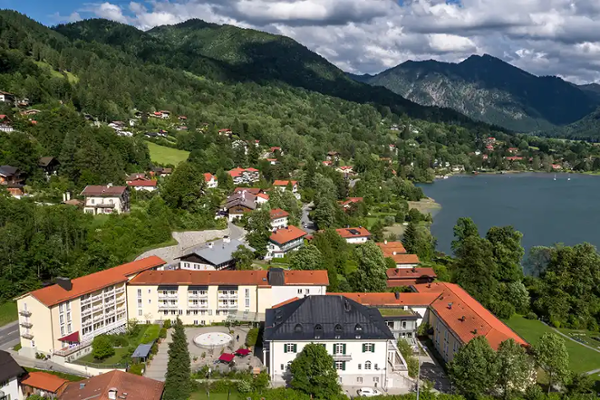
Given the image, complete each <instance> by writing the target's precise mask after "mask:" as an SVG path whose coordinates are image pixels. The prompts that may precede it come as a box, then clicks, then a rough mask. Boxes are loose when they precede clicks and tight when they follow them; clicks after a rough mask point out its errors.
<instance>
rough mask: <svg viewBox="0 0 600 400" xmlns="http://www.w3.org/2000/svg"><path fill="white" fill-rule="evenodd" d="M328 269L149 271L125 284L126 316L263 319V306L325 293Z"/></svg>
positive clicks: (188, 320)
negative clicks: (127, 309) (127, 313)
mask: <svg viewBox="0 0 600 400" xmlns="http://www.w3.org/2000/svg"><path fill="white" fill-rule="evenodd" d="M328 284H329V280H328V278H327V271H324V270H323V271H284V270H282V269H281V268H271V269H269V270H268V271H265V270H258V271H187V270H181V269H179V270H171V271H147V272H144V273H142V274H140V275H138V276H137V277H135V278H133V279H131V280H130V281H129V282H128V284H127V296H128V298H129V301H128V302H127V304H128V307H129V315H131V316H132V317H134V316H135V318H137V320H138V321H139V322H141V323H144V322H146V323H157V322H162V321H164V320H167V319H170V320H175V319H176V318H180V319H181V321H182V322H183V323H184V324H185V325H210V324H212V323H217V322H221V323H222V322H224V321H245V322H261V321H264V320H265V310H266V309H268V308H270V307H272V306H273V305H275V304H278V303H281V302H283V301H287V300H290V299H292V298H295V297H297V296H298V295H299V294H300V293H302V295H307V296H312V295H322V294H326V290H327V285H328Z"/></svg>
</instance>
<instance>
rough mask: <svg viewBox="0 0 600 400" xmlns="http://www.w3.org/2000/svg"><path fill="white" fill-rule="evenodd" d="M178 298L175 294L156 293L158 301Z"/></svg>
mask: <svg viewBox="0 0 600 400" xmlns="http://www.w3.org/2000/svg"><path fill="white" fill-rule="evenodd" d="M178 297H179V295H178V294H177V293H175V294H171V293H167V294H165V293H160V292H159V293H158V298H159V299H176V298H178Z"/></svg>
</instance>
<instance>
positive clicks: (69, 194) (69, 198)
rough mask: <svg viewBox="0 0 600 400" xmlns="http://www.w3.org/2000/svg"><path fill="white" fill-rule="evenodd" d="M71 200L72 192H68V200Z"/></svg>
mask: <svg viewBox="0 0 600 400" xmlns="http://www.w3.org/2000/svg"><path fill="white" fill-rule="evenodd" d="M69 200H71V192H67V201H69Z"/></svg>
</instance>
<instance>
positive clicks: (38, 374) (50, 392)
mask: <svg viewBox="0 0 600 400" xmlns="http://www.w3.org/2000/svg"><path fill="white" fill-rule="evenodd" d="M68 384H69V381H68V380H66V379H63V378H61V377H59V376H56V375H52V374H49V373H47V372H42V371H35V372H29V373H28V374H27V375H26V376H25V377H24V378H23V379H22V380H21V390H22V391H23V395H24V396H25V397H26V398H27V397H29V396H31V395H37V396H41V397H45V398H50V399H55V398H57V397H60V395H61V394H62V393H63V391H64V390H65V389H66V388H67V385H68Z"/></svg>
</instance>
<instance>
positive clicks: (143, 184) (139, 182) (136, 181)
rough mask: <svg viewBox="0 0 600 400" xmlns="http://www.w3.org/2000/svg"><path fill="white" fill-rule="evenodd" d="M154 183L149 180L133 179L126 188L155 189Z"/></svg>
mask: <svg viewBox="0 0 600 400" xmlns="http://www.w3.org/2000/svg"><path fill="white" fill-rule="evenodd" d="M156 183H157V182H156V181H154V180H151V179H134V180H132V181H128V182H127V185H128V186H134V187H135V186H138V187H156Z"/></svg>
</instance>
